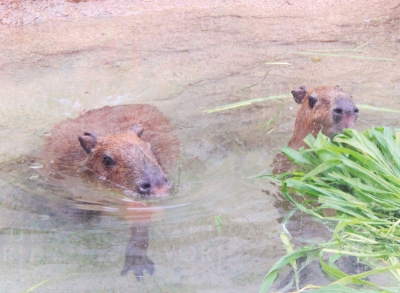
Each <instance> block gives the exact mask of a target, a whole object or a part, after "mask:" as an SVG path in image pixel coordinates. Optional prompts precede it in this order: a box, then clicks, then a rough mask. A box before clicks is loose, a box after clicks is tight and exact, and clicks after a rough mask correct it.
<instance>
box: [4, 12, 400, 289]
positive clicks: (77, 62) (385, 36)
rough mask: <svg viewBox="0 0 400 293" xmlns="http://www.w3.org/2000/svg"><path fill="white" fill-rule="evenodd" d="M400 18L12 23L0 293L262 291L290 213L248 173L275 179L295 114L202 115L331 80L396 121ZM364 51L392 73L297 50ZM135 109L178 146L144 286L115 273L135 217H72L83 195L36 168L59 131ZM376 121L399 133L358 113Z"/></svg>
mask: <svg viewBox="0 0 400 293" xmlns="http://www.w3.org/2000/svg"><path fill="white" fill-rule="evenodd" d="M324 11H325V10H324ZM393 15H394V16H393ZM393 15H392V16H390V15H389V16H386V18H387V19H389V20H387V19H386V22H383V21H382V22H379V17H377V16H374V18H372V19H371V22H366V18H365V15H363V13H362V12H360V14H358V15H355V16H352V17H351V18H350V19H348V20H346V21H345V20H344V19H345V18H340V17H339V16H337V18H335V17H333V16H332V15H331V14H329V11H328V10H326V11H325V15H324V14H318V15H317V14H313V13H312V12H311V16H312V21H311V20H310V18H309V17H307V15H304V13H302V11H299V10H293V11H292V10H290V11H289V10H288V11H287V14H285V13H284V11H280V12H279V13H273V12H270V11H268V10H265V11H263V10H259V9H257V8H254V7H251V6H249V7H235V8H232V9H228V8H224V9H222V8H212V9H211V8H210V9H193V11H190V13H188V12H187V11H180V10H170V11H159V12H152V11H150V12H146V13H143V14H141V15H136V16H125V17H111V18H104V19H87V20H82V19H79V20H77V21H73V20H65V21H61V20H60V21H57V22H51V23H50V22H45V23H41V24H40V23H39V24H31V25H26V26H23V27H3V28H2V30H3V34H2V36H0V38H1V43H2V46H1V49H0V56H1V64H0V100H1V109H0V113H1V115H0V139H1V141H2V143H1V144H0V159H1V161H2V167H1V170H0V172H1V173H0V174H1V177H0V178H1V179H0V186H1V187H0V188H1V197H0V228H1V230H0V245H1V247H0V259H1V262H0V271H1V272H2V273H1V277H0V279H1V282H0V291H1V292H24V290H27V289H28V288H31V287H33V286H35V285H37V284H39V283H41V282H43V281H47V282H46V283H44V284H42V285H41V286H39V287H38V288H37V289H35V291H34V292H67V291H68V292H122V291H126V290H129V291H130V292H257V291H258V289H259V286H260V284H261V281H262V278H263V277H264V275H265V274H266V273H267V271H268V270H269V268H270V267H271V266H272V264H273V263H274V262H275V261H277V260H278V259H279V258H280V257H281V256H282V255H284V254H285V250H284V247H283V246H282V244H281V241H280V239H279V233H280V232H282V231H283V229H282V227H281V225H280V223H279V219H280V218H281V217H282V212H283V209H282V203H280V202H279V199H278V198H276V197H275V196H274V194H275V193H276V191H277V188H276V187H274V186H272V185H270V184H269V183H268V181H266V180H260V179H252V178H251V177H252V176H254V175H258V174H263V173H268V172H270V171H271V169H272V168H271V166H270V164H271V162H272V159H273V157H274V156H275V154H276V153H278V152H279V150H280V149H281V148H282V147H283V146H284V145H285V144H286V143H287V141H288V140H289V138H290V136H291V131H292V129H293V125H294V118H295V115H296V110H297V106H296V104H295V102H294V101H293V100H292V99H291V98H286V99H281V100H274V101H267V102H262V103H255V104H252V105H249V106H245V107H240V108H236V109H231V110H228V111H223V112H216V113H211V114H207V113H204V112H203V111H205V110H207V109H211V108H214V107H217V106H221V105H225V104H229V103H233V102H238V101H242V100H245V99H253V98H260V97H266V96H270V95H282V94H289V93H290V90H292V89H294V88H297V87H299V86H301V85H308V86H316V85H336V84H339V85H340V86H341V87H342V88H343V89H345V90H347V91H350V92H351V93H352V94H353V97H354V99H355V101H356V102H357V103H359V104H369V105H373V106H377V107H387V108H392V109H397V110H400V72H399V70H398V65H399V53H398V52H399V49H400V48H399V47H400V43H399V40H400V36H399V33H398V29H397V27H396V21H397V20H396V16H397V14H393ZM328 16H331V18H329V17H328ZM357 16H359V18H357ZM363 17H364V18H363ZM390 17H391V18H390ZM326 19H329V21H326ZM366 42H369V43H368V44H366V45H365V46H364V47H363V48H362V50H364V52H363V53H354V54H361V55H362V56H368V57H385V58H391V59H393V61H380V60H370V59H355V58H343V57H332V56H324V55H323V54H324V53H326V52H322V51H318V52H315V55H299V54H294V53H293V52H299V51H302V50H328V49H330V50H331V49H348V50H351V49H354V48H356V47H357V46H359V45H361V44H365V43H366ZM338 52H339V53H338ZM338 52H336V51H335V53H338V54H344V52H343V51H338ZM330 53H332V51H331V52H330ZM345 53H346V54H348V55H354V54H353V53H351V52H345ZM313 56H319V57H320V58H321V61H319V62H313V60H314V61H316V60H318V59H315V58H314V59H313V60H312V58H311V57H313ZM269 62H287V63H289V64H280V65H277V64H275V65H271V64H268V63H269ZM129 103H149V104H152V105H155V106H157V107H158V108H159V109H160V110H161V111H162V112H163V113H164V114H165V115H166V116H167V117H169V118H170V120H171V123H172V124H173V125H174V128H175V133H176V135H177V136H178V137H179V139H180V141H181V147H182V154H181V161H180V162H179V164H180V173H179V174H171V178H172V179H173V180H174V182H175V184H176V185H177V188H176V194H174V195H173V196H171V197H170V198H168V199H166V200H163V201H158V202H154V203H152V207H153V208H154V209H155V210H156V211H154V212H153V213H152V220H151V223H150V224H149V247H148V255H149V257H150V258H151V259H152V260H153V261H154V263H155V273H154V275H153V276H149V275H148V274H147V273H146V274H145V275H144V279H143V280H142V281H137V280H136V278H135V277H134V275H133V274H132V272H130V273H128V275H127V276H124V277H121V276H120V272H121V269H122V267H123V266H124V252H125V247H126V245H127V243H128V241H129V239H130V237H131V227H132V225H134V223H135V219H133V218H135V215H137V214H136V213H135V212H132V214H130V216H128V217H127V216H121V214H119V215H115V214H112V213H110V212H107V211H106V212H104V213H102V214H101V215H95V216H93V217H91V218H90V219H88V217H87V216H84V217H83V219H82V215H79V216H74V215H72V216H71V215H66V214H68V211H66V210H65V209H64V205H65V202H66V200H67V198H68V195H69V194H71V193H74V192H77V190H78V191H82V190H81V189H80V188H79V184H82V185H85V184H87V183H85V182H84V181H82V180H81V181H80V180H79V178H76V181H75V183H71V184H70V186H67V187H57V186H48V185H46V182H43V181H42V180H40V174H39V173H38V170H37V169H34V168H29V166H30V165H31V164H32V162H31V161H30V160H33V158H35V154H36V153H37V150H39V149H40V147H41V143H42V142H43V137H44V136H45V134H46V133H47V132H49V131H50V130H51V128H52V127H53V125H54V124H55V123H57V122H58V121H61V120H64V119H66V118H67V117H76V116H78V115H79V113H81V112H82V111H83V110H85V109H88V108H100V107H102V106H104V105H118V104H129ZM374 125H389V126H393V127H398V126H399V123H398V114H397V113H387V112H376V111H368V110H361V114H360V119H359V128H360V129H365V128H367V127H369V126H374ZM76 182H78V183H76ZM67 185H68V184H67ZM76 185H78V186H76ZM85 188H89V189H90V186H85ZM99 193H101V194H102V195H103V196H104V195H105V196H107V191H104V190H103V191H99ZM138 213H139V212H138ZM139 214H140V213H139ZM71 217H72V219H74V220H71ZM307 225H309V224H307ZM310 225H312V224H310ZM318 227H319V226H318V225H316V228H315V229H317V233H315V234H316V235H315V234H312V233H311V234H310V235H313V236H312V237H314V236H315V239H314V238H312V237H311V236H309V234H306V235H303V236H304V237H303V239H307V238H309V239H310V241H316V242H318V241H319V240H320V239H319V238H318V236H320V235H319V234H323V231H322V230H318V229H323V228H318ZM305 233H310V232H307V231H306V232H305ZM307 236H309V237H307ZM294 241H296V240H294ZM315 278H316V279H317V280H318V278H320V277H319V276H316V277H315ZM313 281H314V280H311V281H310V282H311V283H312V282H313ZM387 282H389V281H387ZM277 290H278V289H277Z"/></svg>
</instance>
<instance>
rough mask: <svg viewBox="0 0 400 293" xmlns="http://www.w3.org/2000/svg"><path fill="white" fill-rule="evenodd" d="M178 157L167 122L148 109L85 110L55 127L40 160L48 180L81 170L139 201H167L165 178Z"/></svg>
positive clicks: (177, 148) (167, 190) (155, 111)
mask: <svg viewBox="0 0 400 293" xmlns="http://www.w3.org/2000/svg"><path fill="white" fill-rule="evenodd" d="M178 156H179V141H178V139H177V137H176V136H175V135H174V134H173V133H172V126H171V125H170V123H169V121H168V119H167V118H166V117H165V116H164V115H163V114H162V113H161V112H160V111H159V110H158V109H157V108H155V107H154V106H151V105H122V106H114V107H108V106H106V107H103V108H101V109H96V110H90V111H87V112H86V113H84V114H82V115H81V116H79V117H77V118H75V119H67V120H64V121H62V122H60V123H58V124H57V125H55V126H54V128H53V130H52V131H51V134H50V135H49V136H48V137H47V138H46V141H45V144H44V148H43V152H42V157H44V158H45V164H46V166H45V170H50V171H49V173H48V175H49V176H53V177H59V176H63V174H69V175H70V174H71V172H76V171H77V170H80V169H82V168H83V169H86V170H88V171H89V172H91V173H92V174H93V175H94V176H96V177H97V178H98V179H100V180H102V181H104V182H107V183H108V184H111V185H114V186H116V187H118V188H122V189H124V190H127V191H131V192H133V193H135V194H139V195H141V196H144V197H159V196H164V195H167V194H168V192H169V190H170V182H169V180H168V178H167V176H166V174H165V172H164V168H168V167H169V166H170V165H171V164H172V163H173V162H174V161H176V159H177V158H178Z"/></svg>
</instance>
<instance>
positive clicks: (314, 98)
mask: <svg viewBox="0 0 400 293" xmlns="http://www.w3.org/2000/svg"><path fill="white" fill-rule="evenodd" d="M317 101H318V98H317V96H312V95H310V96H309V97H308V105H310V108H311V109H312V108H314V106H315V104H316V103H317Z"/></svg>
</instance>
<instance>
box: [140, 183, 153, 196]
mask: <svg viewBox="0 0 400 293" xmlns="http://www.w3.org/2000/svg"><path fill="white" fill-rule="evenodd" d="M137 187H138V191H139V193H140V194H143V195H149V194H150V191H151V183H150V180H141V181H140V182H139V183H138V185H137Z"/></svg>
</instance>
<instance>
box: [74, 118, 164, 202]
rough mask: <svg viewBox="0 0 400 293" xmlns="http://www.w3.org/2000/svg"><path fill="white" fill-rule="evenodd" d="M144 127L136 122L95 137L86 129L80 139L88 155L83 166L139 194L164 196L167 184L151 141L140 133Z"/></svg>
mask: <svg viewBox="0 0 400 293" xmlns="http://www.w3.org/2000/svg"><path fill="white" fill-rule="evenodd" d="M142 133H143V128H142V127H140V126H137V125H135V126H134V127H132V129H131V130H127V131H125V132H122V133H118V134H114V135H110V136H106V137H97V136H96V135H95V134H94V133H91V132H85V133H84V135H83V136H80V137H79V142H80V144H81V146H82V148H83V149H84V150H85V152H86V153H87V154H88V157H87V159H86V162H85V166H86V167H87V168H88V169H90V170H91V171H92V172H93V173H95V174H96V175H97V176H98V177H99V178H100V179H102V180H106V181H109V182H112V183H114V184H115V185H117V186H118V187H121V188H123V189H128V190H131V191H134V192H137V193H138V194H140V195H142V196H154V197H157V196H164V195H167V194H168V192H169V189H170V183H169V181H168V178H167V176H166V175H165V173H164V171H163V170H162V169H161V167H160V165H159V164H158V162H157V160H156V158H155V156H154V154H153V152H152V151H151V149H150V144H149V143H148V142H146V141H143V140H142V139H141V138H140V136H141V135H142Z"/></svg>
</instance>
